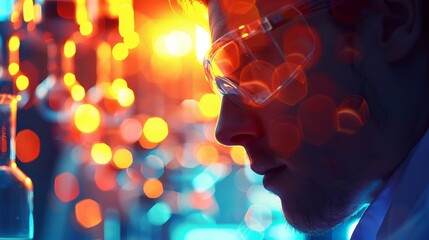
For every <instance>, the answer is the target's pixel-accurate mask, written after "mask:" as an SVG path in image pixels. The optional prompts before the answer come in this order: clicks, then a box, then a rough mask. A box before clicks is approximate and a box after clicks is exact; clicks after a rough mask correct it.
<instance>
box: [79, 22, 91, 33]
mask: <svg viewBox="0 0 429 240" xmlns="http://www.w3.org/2000/svg"><path fill="white" fill-rule="evenodd" d="M93 30H94V27H93V25H92V23H91V22H89V21H85V22H83V23H82V24H81V25H80V26H79V31H80V33H81V34H82V35H83V36H89V35H91V33H92V31H93Z"/></svg>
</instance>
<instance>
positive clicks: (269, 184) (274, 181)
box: [262, 166, 287, 194]
mask: <svg viewBox="0 0 429 240" xmlns="http://www.w3.org/2000/svg"><path fill="white" fill-rule="evenodd" d="M286 169H287V167H286V166H281V167H277V168H273V169H270V170H268V171H266V172H265V173H264V179H263V182H262V183H263V185H264V188H265V189H267V190H269V191H271V192H273V193H275V194H277V193H278V192H279V190H280V189H279V187H281V186H282V185H284V184H285V183H284V179H283V178H282V177H281V174H282V173H283V172H284V171H285V170H286Z"/></svg>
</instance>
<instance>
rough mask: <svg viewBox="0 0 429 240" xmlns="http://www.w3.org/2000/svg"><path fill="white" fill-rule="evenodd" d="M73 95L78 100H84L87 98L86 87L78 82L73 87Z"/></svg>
mask: <svg viewBox="0 0 429 240" xmlns="http://www.w3.org/2000/svg"><path fill="white" fill-rule="evenodd" d="M71 96H72V98H73V100H75V101H76V102H79V101H82V100H83V99H84V98H85V88H83V87H82V86H81V85H79V84H76V85H74V86H73V87H72V89H71Z"/></svg>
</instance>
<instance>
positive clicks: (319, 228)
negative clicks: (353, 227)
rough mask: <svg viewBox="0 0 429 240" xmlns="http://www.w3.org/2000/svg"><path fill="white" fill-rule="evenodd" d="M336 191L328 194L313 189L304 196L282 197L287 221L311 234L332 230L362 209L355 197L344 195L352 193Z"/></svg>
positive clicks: (297, 228)
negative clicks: (354, 199) (354, 201)
mask: <svg viewBox="0 0 429 240" xmlns="http://www.w3.org/2000/svg"><path fill="white" fill-rule="evenodd" d="M336 193H337V194H334V195H328V194H327V193H326V192H322V191H319V192H318V191H311V192H310V194H307V196H305V197H304V198H302V197H298V196H295V197H293V196H290V195H289V197H285V198H283V197H281V202H282V208H283V214H284V216H285V219H286V221H287V222H288V223H289V224H290V225H291V226H292V227H294V228H295V229H296V230H298V231H300V232H302V233H305V234H310V235H317V234H323V233H326V232H328V231H330V230H332V229H333V228H335V227H337V226H338V225H340V224H341V223H343V222H344V221H346V220H347V219H349V218H350V217H351V216H353V215H354V214H355V213H356V212H357V211H358V210H359V209H360V207H359V206H357V205H356V204H352V202H353V198H345V197H344V196H350V194H346V195H341V193H339V191H337V192H336ZM342 194H344V192H343V193H342Z"/></svg>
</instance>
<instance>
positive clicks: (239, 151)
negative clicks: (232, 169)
mask: <svg viewBox="0 0 429 240" xmlns="http://www.w3.org/2000/svg"><path fill="white" fill-rule="evenodd" d="M230 155H231V158H232V161H234V162H235V163H237V164H239V165H246V164H249V157H248V156H247V153H246V150H245V149H244V148H243V147H240V146H234V147H232V148H231V151H230Z"/></svg>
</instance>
